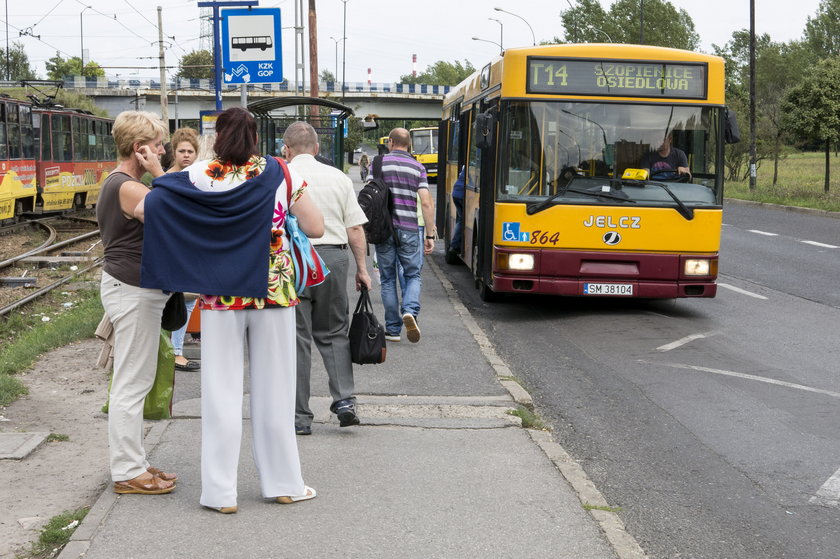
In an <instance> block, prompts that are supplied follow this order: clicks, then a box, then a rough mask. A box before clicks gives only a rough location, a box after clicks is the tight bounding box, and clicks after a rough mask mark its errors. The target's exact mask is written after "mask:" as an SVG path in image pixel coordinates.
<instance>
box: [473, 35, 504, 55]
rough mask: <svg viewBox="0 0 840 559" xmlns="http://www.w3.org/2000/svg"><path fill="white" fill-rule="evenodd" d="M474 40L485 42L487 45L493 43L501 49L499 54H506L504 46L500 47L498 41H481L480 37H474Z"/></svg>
mask: <svg viewBox="0 0 840 559" xmlns="http://www.w3.org/2000/svg"><path fill="white" fill-rule="evenodd" d="M472 40H473V41H484V42H485V43H493V44H494V45H496V46H497V47H499V54H504V53H505V49H503V48H502V45H500V44H499V43H497V42H496V41H491V40H490V39H480V38H479V37H473V38H472Z"/></svg>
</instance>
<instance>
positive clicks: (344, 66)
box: [336, 0, 347, 103]
mask: <svg viewBox="0 0 840 559" xmlns="http://www.w3.org/2000/svg"><path fill="white" fill-rule="evenodd" d="M341 1H342V2H344V32H343V33H342V34H341V40H342V41H343V44H342V46H341V102H342V103H344V84H345V79H346V78H347V0H341ZM336 46H338V43H336Z"/></svg>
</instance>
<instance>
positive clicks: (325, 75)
mask: <svg viewBox="0 0 840 559" xmlns="http://www.w3.org/2000/svg"><path fill="white" fill-rule="evenodd" d="M318 79H319V80H321V81H322V82H326V83H335V82H337V81H338V80H337V79H335V76H334V75H333V73H332V72H330V71H329V70H327V69H323V70H321V75H320V76H318Z"/></svg>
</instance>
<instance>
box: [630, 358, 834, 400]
mask: <svg viewBox="0 0 840 559" xmlns="http://www.w3.org/2000/svg"><path fill="white" fill-rule="evenodd" d="M639 361H640V362H641V363H649V364H652V365H663V366H665V367H673V368H675V369H688V370H691V371H701V372H705V373H714V374H716V375H724V376H728V377H735V378H742V379H746V380H756V381H758V382H763V383H765V384H775V385H776V386H783V387H785V388H793V389H796V390H802V391H804V392H813V393H815V394H823V395H825V396H831V397H832V398H840V392H834V391H832V390H823V389H822V388H813V387H811V386H805V385H804V384H796V383H793V382H787V381H784V380H776V379H774V378H767V377H759V376H756V375H750V374H747V373H739V372H737V371H726V370H724V369H713V368H711V367H700V366H699V365H684V364H682V363H655V362H653V361H645V360H639Z"/></svg>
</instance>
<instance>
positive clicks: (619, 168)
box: [437, 44, 738, 300]
mask: <svg viewBox="0 0 840 559" xmlns="http://www.w3.org/2000/svg"><path fill="white" fill-rule="evenodd" d="M734 117H735V115H734V113H732V112H731V111H728V110H727V108H726V106H725V104H724V63H723V59H721V58H718V57H715V56H709V55H705V54H700V53H695V52H687V51H681V50H675V49H668V48H661V47H648V46H634V45H606V44H603V45H596V44H592V45H587V44H570V45H547V46H539V47H529V48H518V49H508V50H506V51H505V52H504V53H503V55H501V56H500V57H498V58H496V59H495V60H493V61H492V62H491V63H490V64H487V65H486V66H484V67H483V68H482V69H480V70H479V71H477V72H476V73H475V74H473V75H472V76H470V77H469V78H467V79H466V80H464V81H463V82H462V83H460V84H459V85H458V86H456V87H455V88H453V89H452V90H450V92H449V94H448V95H447V96H446V98H445V99H444V102H443V120H442V122H441V126H440V130H441V138H440V146H441V161H445V165H443V166H442V167H441V175H442V177H443V180H441V181H439V186H438V200H437V202H438V203H437V206H438V216H437V221H438V229H439V230H440V231H443V232H444V240H445V248H446V260H447V262H448V263H451V264H454V263H459V262H460V261H462V260H463V261H464V262H465V263H466V264H467V266H468V267H469V268H470V269H471V270H472V272H473V276H474V278H475V283H476V287H477V288H478V289H479V294H480V296H481V298H482V299H483V300H491V299H492V298H494V297H495V296H496V294H499V293H543V294H552V295H565V296H575V297H578V296H579V297H599V296H610V297H640V298H677V297H714V296H715V294H716V291H717V285H716V279H717V272H718V251H719V248H720V230H721V219H722V202H723V171H724V165H723V156H724V144H725V143H726V142H734V141H738V130H737V125H736V124H735V118H734ZM666 144H667V145H666ZM680 154H682V155H680ZM462 169H465V171H466V172H465V175H466V178H465V182H466V187H465V196H464V211H463V216H464V223H463V242H462V244H460V245H459V246H453V245H452V243H451V241H452V232H453V230H454V228H455V221H456V213H457V212H456V207H455V203H454V201H453V198H452V187H453V184H454V183H455V180H456V178H457V176H458V174H459V172H460V171H461V170H462Z"/></svg>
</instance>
